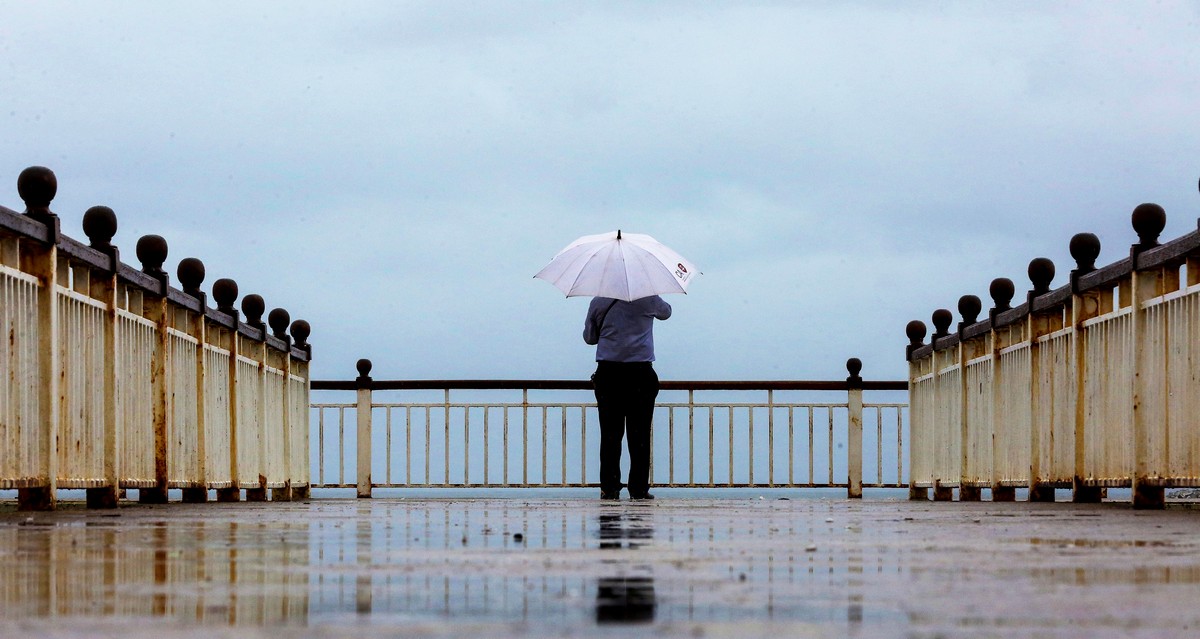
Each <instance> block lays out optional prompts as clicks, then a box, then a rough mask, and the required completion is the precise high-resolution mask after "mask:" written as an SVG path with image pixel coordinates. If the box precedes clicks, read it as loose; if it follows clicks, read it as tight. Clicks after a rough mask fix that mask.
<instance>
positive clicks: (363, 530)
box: [0, 497, 1200, 639]
mask: <svg viewBox="0 0 1200 639" xmlns="http://www.w3.org/2000/svg"><path fill="white" fill-rule="evenodd" d="M0 558H2V562H0V566H3V570H0V610H2V612H0V636H6V637H7V636H13V637H16V636H30V635H33V634H37V635H40V636H49V637H154V638H155V639H166V638H170V637H239V638H244V637H250V638H254V637H270V638H271V639H285V638H289V637H323V636H339V637H385V636H386V637H394V636H406V637H411V636H435V637H436V636H470V635H475V636H479V637H492V636H526V635H529V636H576V637H584V636H589V637H590V636H596V635H602V636H680V637H738V638H739V639H745V638H747V637H755V636H765V637H845V636H849V637H912V638H920V637H941V636H946V637H951V636H953V637H1031V636H1038V637H1088V638H1096V637H1156V638H1157V637H1193V636H1197V635H1200V606H1198V605H1197V602H1200V511H1197V510H1190V509H1183V508H1171V509H1168V510H1167V511H1159V512H1145V511H1142V512H1134V511H1132V510H1131V509H1130V508H1129V507H1128V505H1125V504H1098V505H1073V504H1062V503H1059V504H1028V503H1008V504H1005V503H987V502H984V503H932V502H925V503H910V502H906V501H896V500H872V499H868V500H865V501H860V502H859V501H855V502H851V501H846V500H842V499H829V500H822V499H805V498H794V499H790V500H781V499H776V498H774V497H767V498H765V499H693V498H688V499H661V498H660V499H659V500H657V501H655V502H648V503H647V502H637V503H635V502H629V501H622V502H619V503H602V502H599V501H596V500H591V499H584V498H580V499H539V500H536V501H533V500H530V501H526V500H524V499H519V498H504V499H419V500H414V499H406V500H405V499H375V500H352V499H315V500H313V501H311V502H308V503H292V504H286V503H270V504H245V503H243V504H204V505H197V506H186V505H182V504H170V505H168V506H138V505H128V506H123V507H122V508H120V509H119V510H117V511H109V512H97V511H92V512H88V511H85V510H83V509H80V508H71V507H67V508H64V509H62V510H60V511H59V512H55V513H15V512H11V511H8V512H3V513H0Z"/></svg>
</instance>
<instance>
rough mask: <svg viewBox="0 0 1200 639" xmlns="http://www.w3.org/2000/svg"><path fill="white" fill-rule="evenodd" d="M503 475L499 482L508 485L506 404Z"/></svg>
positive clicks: (505, 412) (506, 412) (506, 407)
mask: <svg viewBox="0 0 1200 639" xmlns="http://www.w3.org/2000/svg"><path fill="white" fill-rule="evenodd" d="M503 413H504V451H503V452H504V477H503V478H502V481H501V482H500V483H501V484H503V485H505V486H507V485H508V405H507V404H505V406H504V411H503Z"/></svg>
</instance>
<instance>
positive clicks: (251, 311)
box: [242, 293, 267, 326]
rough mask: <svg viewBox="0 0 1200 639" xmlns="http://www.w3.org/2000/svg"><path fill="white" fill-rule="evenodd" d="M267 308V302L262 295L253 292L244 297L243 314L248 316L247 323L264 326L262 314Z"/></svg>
mask: <svg viewBox="0 0 1200 639" xmlns="http://www.w3.org/2000/svg"><path fill="white" fill-rule="evenodd" d="M266 310H267V304H266V302H264V301H263V298H262V295H258V294H257V293H251V294H249V295H247V296H246V297H243V298H242V314H243V315H245V316H246V323H247V324H252V325H254V326H262V315H263V313H265V312H266Z"/></svg>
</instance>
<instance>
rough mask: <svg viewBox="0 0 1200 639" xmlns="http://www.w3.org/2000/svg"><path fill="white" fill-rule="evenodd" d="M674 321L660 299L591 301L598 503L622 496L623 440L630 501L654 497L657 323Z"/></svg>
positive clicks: (586, 335) (588, 334) (587, 323)
mask: <svg viewBox="0 0 1200 639" xmlns="http://www.w3.org/2000/svg"><path fill="white" fill-rule="evenodd" d="M669 317H671V305H670V304H667V303H666V302H665V301H663V299H662V298H661V297H659V296H657V295H653V296H651V297H643V298H641V299H636V300H633V301H632V302H626V301H623V300H615V299H611V298H606V297H595V298H592V303H591V304H590V305H589V306H588V312H587V319H586V320H584V323H583V341H584V342H586V343H587V344H591V345H594V346H596V373H595V374H594V375H592V381H593V385H594V388H595V392H596V405H597V407H598V409H599V412H600V498H601V499H619V498H620V494H621V440H622V439H623V438H627V439H626V443H627V446H628V448H629V481H628V482H627V484H626V486H627V487H628V488H629V496H630V498H632V499H654V495H651V494H650V423H651V420H652V419H653V417H654V399H655V398H656V397H657V396H658V374H657V373H655V372H654V366H653V364H652V362H654V320H656V319H658V320H665V319H667V318H669Z"/></svg>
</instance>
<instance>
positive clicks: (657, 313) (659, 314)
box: [650, 295, 671, 320]
mask: <svg viewBox="0 0 1200 639" xmlns="http://www.w3.org/2000/svg"><path fill="white" fill-rule="evenodd" d="M651 301H652V303H653V305H652V307H651V311H650V314H651V315H653V316H654V318H655V319H660V320H665V319H668V318H670V317H671V305H670V304H668V303H667V302H666V300H664V299H663V298H661V297H659V296H657V295H655V296H654V297H652V298H651Z"/></svg>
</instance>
